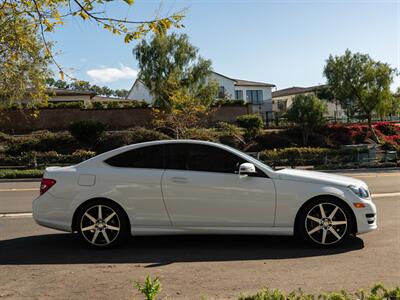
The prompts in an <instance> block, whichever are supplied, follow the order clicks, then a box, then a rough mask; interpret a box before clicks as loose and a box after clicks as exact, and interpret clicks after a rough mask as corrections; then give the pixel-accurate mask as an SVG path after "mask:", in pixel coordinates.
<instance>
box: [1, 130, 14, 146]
mask: <svg viewBox="0 0 400 300" xmlns="http://www.w3.org/2000/svg"><path fill="white" fill-rule="evenodd" d="M10 139H11V137H10V136H9V135H8V134H6V133H3V132H1V131H0V143H4V142H8V141H9V140H10Z"/></svg>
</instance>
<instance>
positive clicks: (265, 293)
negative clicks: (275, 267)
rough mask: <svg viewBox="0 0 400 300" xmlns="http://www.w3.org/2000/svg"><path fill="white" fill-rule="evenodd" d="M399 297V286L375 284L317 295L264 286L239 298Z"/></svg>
mask: <svg viewBox="0 0 400 300" xmlns="http://www.w3.org/2000/svg"><path fill="white" fill-rule="evenodd" d="M399 297H400V288H399V287H396V288H393V289H387V288H385V287H383V286H382V285H376V286H374V287H373V288H372V289H371V291H370V292H366V291H364V290H361V291H359V292H358V293H355V294H350V293H346V292H345V291H343V290H342V291H340V292H329V293H322V294H320V295H318V296H315V295H312V294H306V293H304V292H303V291H302V290H301V289H299V290H296V291H292V292H290V293H289V294H285V293H283V292H282V291H280V290H278V289H275V290H272V289H268V288H266V289H264V290H262V291H260V292H258V293H256V294H255V295H248V296H241V297H239V300H314V299H321V300H389V299H399Z"/></svg>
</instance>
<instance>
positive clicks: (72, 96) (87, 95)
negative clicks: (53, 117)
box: [46, 89, 96, 104]
mask: <svg viewBox="0 0 400 300" xmlns="http://www.w3.org/2000/svg"><path fill="white" fill-rule="evenodd" d="M46 94H47V95H48V96H49V100H48V101H49V102H77V101H82V102H83V103H84V104H87V103H89V102H90V101H91V100H92V98H93V97H94V96H96V93H95V92H92V91H78V90H67V89H47V90H46Z"/></svg>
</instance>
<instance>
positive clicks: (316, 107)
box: [286, 95, 327, 146]
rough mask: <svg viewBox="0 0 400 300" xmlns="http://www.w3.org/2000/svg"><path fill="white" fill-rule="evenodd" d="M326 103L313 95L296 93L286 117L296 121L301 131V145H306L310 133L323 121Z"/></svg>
mask: <svg viewBox="0 0 400 300" xmlns="http://www.w3.org/2000/svg"><path fill="white" fill-rule="evenodd" d="M326 111H327V106H326V103H324V102H323V101H321V100H320V99H319V98H318V97H317V96H315V95H297V96H296V97H295V98H294V100H293V104H292V106H291V107H290V108H289V109H288V111H287V113H286V117H287V119H288V120H289V121H291V122H294V123H296V124H297V125H298V126H299V127H300V128H301V131H302V137H303V145H304V146H307V145H308V137H309V135H310V133H311V132H312V131H313V130H314V129H315V128H317V127H319V126H321V125H323V124H324V123H325V117H324V114H325V113H326Z"/></svg>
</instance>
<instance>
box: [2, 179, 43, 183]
mask: <svg viewBox="0 0 400 300" xmlns="http://www.w3.org/2000/svg"><path fill="white" fill-rule="evenodd" d="M41 180H42V178H10V179H0V183H1V182H40V181H41Z"/></svg>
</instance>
